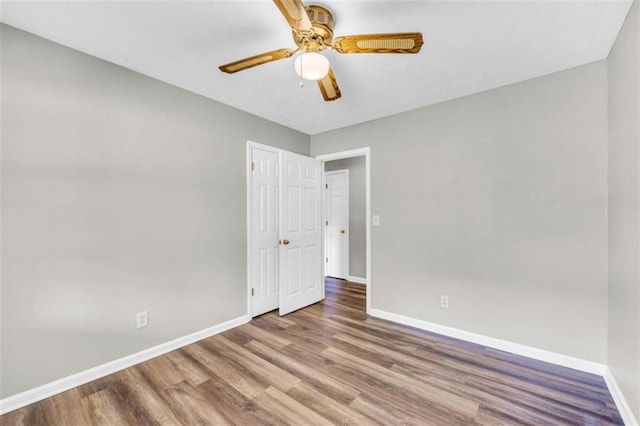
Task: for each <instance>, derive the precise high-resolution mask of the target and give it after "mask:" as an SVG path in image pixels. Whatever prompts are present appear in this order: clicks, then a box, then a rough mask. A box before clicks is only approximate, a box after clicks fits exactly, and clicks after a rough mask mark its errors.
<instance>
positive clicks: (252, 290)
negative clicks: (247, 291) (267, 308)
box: [251, 287, 255, 296]
mask: <svg viewBox="0 0 640 426" xmlns="http://www.w3.org/2000/svg"><path fill="white" fill-rule="evenodd" d="M254 293H255V289H254V288H253V287H251V295H252V296H253V295H254Z"/></svg>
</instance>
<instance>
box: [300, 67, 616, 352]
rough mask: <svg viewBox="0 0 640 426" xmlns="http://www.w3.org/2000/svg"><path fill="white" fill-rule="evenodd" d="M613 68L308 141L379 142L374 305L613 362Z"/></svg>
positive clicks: (561, 76) (330, 144)
mask: <svg viewBox="0 0 640 426" xmlns="http://www.w3.org/2000/svg"><path fill="white" fill-rule="evenodd" d="M606 67H607V65H606V62H604V61H601V62H597V63H594V64H590V65H586V66H582V67H579V68H575V69H571V70H568V71H564V72H560V73H556V74H552V75H549V76H545V77H541V78H537V79H533V80H529V81H526V82H523V83H518V84H514V85H511V86H508V87H503V88H500V89H496V90H492V91H489V92H485V93H480V94H477V95H473V96H469V97H466V98H462V99H458V100H454V101H451V102H446V103H442V104H439V105H434V106H430V107H426V108H421V109H418V110H414V111H410V112H407V113H403V114H399V115H396V116H392V117H388V118H384V119H380V120H376V121H373V122H369V123H364V124H361V125H356V126H352V127H347V128H344V129H340V130H336V131H332V132H328V133H324V134H320V135H315V136H312V137H311V153H312V155H318V154H325V153H330V152H337V151H343V150H347V149H354V148H360V147H366V146H370V147H371V161H372V166H371V173H372V183H371V185H372V209H373V211H372V213H373V214H380V215H381V225H382V226H380V227H378V228H373V232H372V233H373V236H372V256H373V259H372V268H373V269H372V277H370V279H371V280H372V286H373V287H372V288H373V291H372V307H373V308H377V309H382V310H385V311H389V312H393V313H398V314H402V315H406V316H409V317H414V318H418V319H421V320H426V321H431V322H434V323H437V324H442V325H446V326H451V327H455V328H459V329H462V330H467V331H471V332H476V333H480V334H484V335H488V336H492V337H496V338H500V339H506V340H509V341H512V342H517V343H521V344H525V345H530V346H533V347H537V348H542V349H546V350H549V351H553V352H557V353H562V354H566V355H570V356H575V357H578V358H582V359H586V360H591V361H596V362H606V355H607V354H606V339H607V325H606V321H607V284H606V280H607V236H606V231H607V222H606V203H607V194H606V183H607V172H606V165H607V164H606V162H607V160H606V155H607V147H606V142H607V68H606ZM441 294H447V295H449V297H450V308H449V309H442V308H440V307H439V296H440V295H441Z"/></svg>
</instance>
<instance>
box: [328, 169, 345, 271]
mask: <svg viewBox="0 0 640 426" xmlns="http://www.w3.org/2000/svg"><path fill="white" fill-rule="evenodd" d="M325 180H326V182H327V188H326V191H325V192H326V200H327V224H326V229H327V232H326V243H325V247H326V251H325V256H326V270H325V274H326V275H327V276H330V277H336V278H347V275H349V170H336V171H333V172H326V173H325Z"/></svg>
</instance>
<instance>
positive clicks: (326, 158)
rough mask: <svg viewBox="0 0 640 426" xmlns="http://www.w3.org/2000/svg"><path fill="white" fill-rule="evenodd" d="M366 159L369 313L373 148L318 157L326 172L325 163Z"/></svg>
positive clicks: (369, 297) (369, 295) (371, 286)
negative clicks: (348, 159)
mask: <svg viewBox="0 0 640 426" xmlns="http://www.w3.org/2000/svg"><path fill="white" fill-rule="evenodd" d="M353 157H364V167H365V197H366V215H367V219H366V239H367V241H366V252H367V253H366V258H367V279H366V284H367V313H369V312H370V311H371V293H372V292H373V277H372V276H371V269H372V268H371V148H369V147H366V148H357V149H352V150H349V151H341V152H334V153H331V154H322V155H316V158H317V159H318V160H322V170H324V163H325V162H326V161H332V160H342V159H345V158H353ZM322 179H323V182H322V186H325V184H326V182H325V181H324V173H323V174H322ZM324 215H325V212H324V207H323V220H326V219H327V218H326V216H324ZM324 228H325V227H323V230H322V234H323V236H322V240H323V241H324V240H325V238H326V235H324V234H325V229H324Z"/></svg>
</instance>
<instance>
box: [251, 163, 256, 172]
mask: <svg viewBox="0 0 640 426" xmlns="http://www.w3.org/2000/svg"><path fill="white" fill-rule="evenodd" d="M255 168H256V163H254V162H253V161H252V162H251V171H253V169H255Z"/></svg>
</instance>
